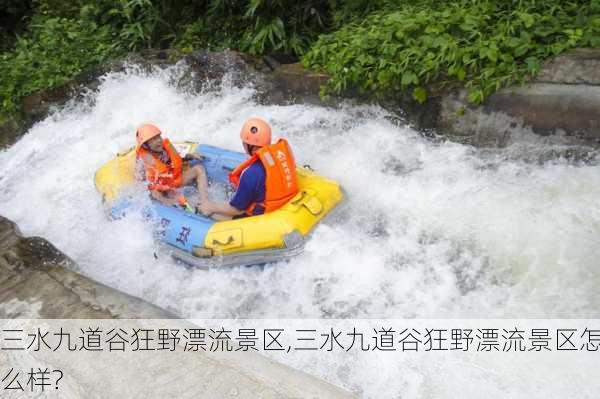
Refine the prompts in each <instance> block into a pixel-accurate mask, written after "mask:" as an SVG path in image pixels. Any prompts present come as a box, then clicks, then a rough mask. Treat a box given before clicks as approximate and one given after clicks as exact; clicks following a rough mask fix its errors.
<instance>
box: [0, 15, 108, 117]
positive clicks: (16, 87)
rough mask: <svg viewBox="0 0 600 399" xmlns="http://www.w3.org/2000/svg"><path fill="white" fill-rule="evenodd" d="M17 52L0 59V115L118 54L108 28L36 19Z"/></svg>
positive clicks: (73, 22) (72, 21)
mask: <svg viewBox="0 0 600 399" xmlns="http://www.w3.org/2000/svg"><path fill="white" fill-rule="evenodd" d="M30 29H31V33H30V35H29V36H27V37H20V38H19V39H18V40H17V43H16V47H15V50H14V51H12V52H8V53H4V54H1V55H0V76H2V80H1V81H0V105H1V106H2V111H3V112H0V113H5V114H8V113H12V112H15V111H16V110H17V109H18V101H19V100H20V98H22V97H23V96H26V95H28V94H31V93H33V92H35V91H38V90H40V89H43V88H49V87H55V86H58V85H61V84H63V83H65V82H66V81H68V80H69V79H71V78H72V77H73V76H74V75H76V74H77V73H79V72H81V71H82V70H84V69H85V68H87V67H89V66H92V65H97V64H99V63H102V62H105V61H106V60H108V59H110V58H111V57H112V56H114V55H115V54H116V53H118V51H119V50H118V46H116V45H115V44H114V43H113V41H112V34H111V31H110V30H109V29H108V28H107V27H98V26H96V25H95V24H89V23H85V22H82V21H80V20H72V19H66V18H48V19H41V18H39V19H35V18H34V20H33V21H32V23H31V25H30Z"/></svg>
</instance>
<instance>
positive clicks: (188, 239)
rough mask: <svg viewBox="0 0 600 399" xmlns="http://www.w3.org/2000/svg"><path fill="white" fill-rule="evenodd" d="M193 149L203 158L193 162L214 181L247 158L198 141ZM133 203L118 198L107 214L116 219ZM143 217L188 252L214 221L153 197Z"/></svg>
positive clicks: (161, 235)
mask: <svg viewBox="0 0 600 399" xmlns="http://www.w3.org/2000/svg"><path fill="white" fill-rule="evenodd" d="M196 152H197V153H200V154H202V156H204V159H203V160H202V161H192V163H191V164H192V165H194V164H198V163H199V164H201V165H203V166H204V168H205V169H206V172H207V175H208V179H209V180H210V181H211V182H213V183H215V182H218V183H223V184H227V182H228V179H229V172H231V171H232V170H233V169H234V168H235V167H236V166H237V165H239V164H240V163H241V162H243V161H244V160H246V159H247V156H246V155H245V154H242V153H239V152H234V151H228V150H224V149H222V148H218V147H213V146H209V145H199V146H197V147H196ZM193 191H196V189H195V188H194V187H185V188H184V195H188V194H189V193H190V192H193ZM131 206H132V202H131V199H127V198H124V199H121V200H119V201H117V202H116V203H115V205H114V206H113V207H112V208H110V210H109V213H110V217H111V218H114V219H119V218H121V217H123V216H124V215H125V213H126V212H127V210H128V209H129V208H130V207H131ZM142 213H143V215H144V218H145V219H147V220H148V221H150V222H151V223H152V224H153V225H154V226H155V229H154V233H155V236H156V238H157V239H158V240H159V241H161V242H163V243H165V244H169V245H171V246H173V247H176V248H178V249H181V250H183V251H185V252H187V253H190V254H191V253H192V247H194V246H200V247H203V246H204V239H205V237H206V233H207V231H208V230H209V229H210V228H211V227H212V226H213V225H214V224H215V223H216V222H215V221H214V220H212V219H209V218H207V217H205V216H202V215H196V214H193V213H190V212H187V211H186V210H185V209H183V208H182V207H174V206H166V205H163V204H161V203H159V202H157V201H154V200H152V205H151V206H147V207H144V208H143V210H142Z"/></svg>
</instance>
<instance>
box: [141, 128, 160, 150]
mask: <svg viewBox="0 0 600 399" xmlns="http://www.w3.org/2000/svg"><path fill="white" fill-rule="evenodd" d="M159 134H161V131H160V129H159V128H157V127H156V126H155V125H152V124H150V123H146V124H143V125H141V126H139V127H138V128H137V129H136V131H135V140H136V141H137V145H136V150H137V149H139V148H140V147H141V146H142V144H144V143H145V142H146V141H148V140H150V139H151V138H153V137H156V136H158V135H159Z"/></svg>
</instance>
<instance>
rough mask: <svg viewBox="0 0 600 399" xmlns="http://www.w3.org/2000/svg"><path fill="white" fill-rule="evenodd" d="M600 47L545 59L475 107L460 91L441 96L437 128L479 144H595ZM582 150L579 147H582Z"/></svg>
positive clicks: (599, 130) (599, 142) (599, 129)
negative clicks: (536, 140)
mask: <svg viewBox="0 0 600 399" xmlns="http://www.w3.org/2000/svg"><path fill="white" fill-rule="evenodd" d="M599 67H600V51H599V50H595V49H594V50H592V49H576V50H572V51H570V52H567V53H565V54H563V55H560V56H558V57H556V58H554V59H552V60H549V61H548V62H546V63H545V64H544V66H543V67H542V69H541V71H540V73H539V75H538V77H537V78H536V79H535V80H534V81H532V82H530V83H528V84H527V85H524V86H515V87H509V88H505V89H501V90H499V91H497V92H496V93H494V94H492V95H491V96H490V97H489V98H488V99H486V101H485V102H484V104H482V105H481V106H474V105H473V104H470V103H469V102H468V101H467V96H466V91H464V90H461V91H458V92H453V93H449V94H446V95H444V96H443V97H442V99H441V107H440V112H439V114H438V120H437V126H436V128H437V130H438V131H439V132H440V133H441V134H443V135H446V136H447V137H449V138H451V139H454V140H458V141H460V142H464V143H469V144H473V145H476V146H481V147H503V146H506V145H508V144H510V143H513V142H519V141H523V140H531V137H529V136H528V132H532V133H534V134H536V135H539V136H541V137H545V138H547V137H550V138H549V139H548V140H546V139H544V140H546V142H548V143H551V144H560V145H568V146H588V147H592V148H600V85H599V83H600V69H599ZM584 152H585V151H584Z"/></svg>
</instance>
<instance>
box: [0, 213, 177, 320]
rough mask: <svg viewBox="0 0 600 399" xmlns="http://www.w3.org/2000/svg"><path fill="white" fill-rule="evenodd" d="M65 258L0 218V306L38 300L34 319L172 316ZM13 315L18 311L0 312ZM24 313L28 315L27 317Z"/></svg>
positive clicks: (14, 316) (43, 242) (42, 240)
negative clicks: (81, 270)
mask: <svg viewBox="0 0 600 399" xmlns="http://www.w3.org/2000/svg"><path fill="white" fill-rule="evenodd" d="M73 268H75V265H74V263H73V261H72V260H71V259H69V258H68V257H67V256H65V255H64V254H63V253H61V252H60V251H59V250H58V249H57V248H56V247H54V246H53V245H52V244H51V243H49V242H48V241H46V240H44V239H43V238H40V237H23V236H22V235H21V233H20V231H19V229H18V227H17V226H16V225H15V224H14V223H13V222H11V221H10V220H8V219H6V218H4V217H2V216H0V304H3V303H7V302H10V301H13V300H15V299H16V300H19V301H23V302H27V303H30V304H35V303H40V304H41V307H40V309H39V311H38V314H37V315H36V316H35V317H40V318H50V319H55V318H84V319H91V318H174V317H175V316H174V315H173V314H171V313H169V312H166V311H164V310H162V309H160V308H158V307H155V306H153V305H150V304H148V303H146V302H144V301H142V300H141V299H138V298H135V297H132V296H130V295H127V294H124V293H122V292H119V291H117V290H114V289H112V288H110V287H107V286H105V285H103V284H100V283H98V282H95V281H93V280H91V279H89V278H87V277H84V276H82V275H80V274H77V273H75V272H73V271H71V270H70V269H73ZM1 313H2V312H0V318H19V317H21V316H25V315H20V314H1ZM27 316H28V317H29V316H30V315H27Z"/></svg>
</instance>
